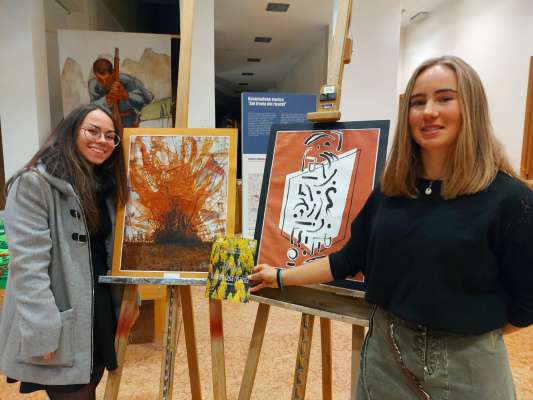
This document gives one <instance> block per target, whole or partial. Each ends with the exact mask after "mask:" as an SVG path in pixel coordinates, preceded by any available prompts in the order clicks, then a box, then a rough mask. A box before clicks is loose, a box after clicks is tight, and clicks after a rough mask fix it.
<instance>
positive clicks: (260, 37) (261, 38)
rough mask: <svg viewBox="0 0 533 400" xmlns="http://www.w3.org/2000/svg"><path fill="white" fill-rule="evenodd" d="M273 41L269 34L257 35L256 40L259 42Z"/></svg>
mask: <svg viewBox="0 0 533 400" xmlns="http://www.w3.org/2000/svg"><path fill="white" fill-rule="evenodd" d="M271 41H272V38H271V37H268V36H256V37H255V39H254V42H258V43H270V42H271Z"/></svg>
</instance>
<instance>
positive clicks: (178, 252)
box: [113, 128, 237, 276]
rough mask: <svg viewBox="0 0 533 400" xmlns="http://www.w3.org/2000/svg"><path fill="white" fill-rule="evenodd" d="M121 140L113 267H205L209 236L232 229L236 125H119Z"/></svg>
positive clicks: (154, 271) (125, 270)
mask: <svg viewBox="0 0 533 400" xmlns="http://www.w3.org/2000/svg"><path fill="white" fill-rule="evenodd" d="M124 142H125V153H126V161H127V170H128V188H129V199H128V202H127V204H126V206H125V207H124V208H123V209H119V210H118V212H117V226H116V231H115V236H116V240H115V251H114V259H113V274H114V275H124V274H126V275H132V274H135V275H152V276H161V275H162V274H163V273H164V272H191V273H199V274H201V275H206V273H207V270H208V265H209V256H210V252H211V246H212V244H213V241H214V239H215V236H216V235H226V234H232V233H233V229H234V214H235V188H236V157H237V131H236V130H235V129H149V128H146V129H145V128H138V129H126V130H125V131H124Z"/></svg>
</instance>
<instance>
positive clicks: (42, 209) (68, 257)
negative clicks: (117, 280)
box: [0, 165, 121, 385]
mask: <svg viewBox="0 0 533 400" xmlns="http://www.w3.org/2000/svg"><path fill="white" fill-rule="evenodd" d="M107 203H108V207H109V214H110V216H111V219H112V222H113V226H114V216H115V212H114V204H112V201H111V199H108V202H107ZM5 228H6V234H7V238H8V245H9V250H10V252H11V255H12V258H11V261H10V271H9V275H8V281H7V287H6V292H5V301H4V308H3V311H2V313H1V315H0V370H1V371H2V372H3V373H4V374H5V375H7V376H9V377H11V378H14V379H17V380H22V381H26V382H33V383H40V384H47V385H69V384H84V383H88V382H89V380H90V375H91V369H92V355H93V348H92V346H93V343H92V342H93V335H92V330H93V301H94V299H93V294H94V290H93V275H92V265H91V256H90V245H89V233H88V230H87V226H86V224H85V222H84V216H83V211H82V208H81V204H80V201H79V199H78V196H77V195H76V193H75V191H74V189H73V188H72V186H71V185H70V184H69V183H67V182H66V181H63V180H61V179H58V178H56V177H53V176H51V175H49V174H48V173H46V171H45V169H44V166H42V165H39V166H38V167H37V168H34V169H33V170H31V171H28V172H25V173H23V174H22V175H21V176H20V177H19V178H18V179H17V180H16V181H15V183H14V184H13V186H12V188H11V190H10V191H9V194H8V197H7V202H6V209H5ZM112 232H114V229H113V230H112ZM112 235H113V234H111V236H112ZM112 240H113V238H112V237H109V238H108V239H107V240H106V248H107V253H108V257H109V259H108V265H109V266H110V265H111V257H112V248H113V246H112ZM120 297H121V293H120V289H118V290H116V292H115V293H114V295H113V300H114V302H115V305H116V307H115V308H117V307H118V306H119V305H120V300H121V299H120ZM53 351H55V352H56V353H55V356H53V357H52V358H51V359H50V360H49V361H45V360H44V359H43V358H42V357H40V356H42V355H43V354H45V353H49V352H53Z"/></svg>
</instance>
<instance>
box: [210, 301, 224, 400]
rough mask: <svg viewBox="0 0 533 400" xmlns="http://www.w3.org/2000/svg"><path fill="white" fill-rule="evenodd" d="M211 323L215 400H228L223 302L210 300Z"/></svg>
mask: <svg viewBox="0 0 533 400" xmlns="http://www.w3.org/2000/svg"><path fill="white" fill-rule="evenodd" d="M209 323H210V324H209V326H210V331H211V360H212V361H211V362H212V369H213V398H214V400H226V367H225V363H224V329H223V323H222V302H221V301H220V300H212V299H210V300H209Z"/></svg>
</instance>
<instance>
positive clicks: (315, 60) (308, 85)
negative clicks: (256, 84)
mask: <svg viewBox="0 0 533 400" xmlns="http://www.w3.org/2000/svg"><path fill="white" fill-rule="evenodd" d="M328 40H329V27H327V26H326V27H324V33H323V35H322V37H321V38H320V39H319V40H318V41H317V42H316V43H314V44H313V45H312V46H310V48H309V49H308V50H307V52H306V53H305V54H304V55H303V56H302V57H301V58H300V59H299V60H298V61H297V62H296V64H295V65H294V67H293V68H291V70H290V71H289V72H288V73H287V75H285V77H284V78H283V79H282V80H281V81H280V82H279V83H278V85H277V87H276V89H275V91H276V92H283V93H287V92H289V93H312V94H317V93H318V92H319V90H320V86H322V85H323V84H325V83H326V78H327V72H328V63H327V58H328Z"/></svg>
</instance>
